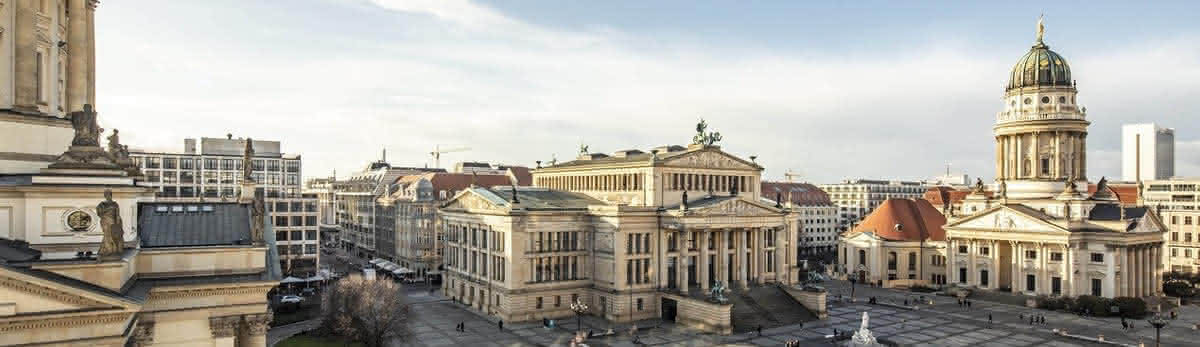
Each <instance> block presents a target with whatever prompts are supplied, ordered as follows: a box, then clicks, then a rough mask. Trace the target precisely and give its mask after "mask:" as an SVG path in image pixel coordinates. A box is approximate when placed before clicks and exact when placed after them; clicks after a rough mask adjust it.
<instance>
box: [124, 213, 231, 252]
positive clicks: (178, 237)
mask: <svg viewBox="0 0 1200 347" xmlns="http://www.w3.org/2000/svg"><path fill="white" fill-rule="evenodd" d="M160 207H161V208H160ZM164 209H165V211H164ZM210 209H211V210H210ZM249 221H250V205H248V204H240V203H233V202H204V203H195V202H192V203H179V202H172V203H168V202H153V203H141V204H139V205H138V221H137V223H138V224H137V225H138V237H139V238H140V239H141V243H142V247H147V248H153V247H188V246H215V245H247V244H249V242H250V237H251V236H250V223H249Z"/></svg>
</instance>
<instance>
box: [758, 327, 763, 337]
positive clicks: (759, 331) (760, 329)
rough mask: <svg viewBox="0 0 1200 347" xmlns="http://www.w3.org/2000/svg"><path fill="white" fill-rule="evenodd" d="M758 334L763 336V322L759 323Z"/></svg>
mask: <svg viewBox="0 0 1200 347" xmlns="http://www.w3.org/2000/svg"><path fill="white" fill-rule="evenodd" d="M758 336H762V324H759V325H758Z"/></svg>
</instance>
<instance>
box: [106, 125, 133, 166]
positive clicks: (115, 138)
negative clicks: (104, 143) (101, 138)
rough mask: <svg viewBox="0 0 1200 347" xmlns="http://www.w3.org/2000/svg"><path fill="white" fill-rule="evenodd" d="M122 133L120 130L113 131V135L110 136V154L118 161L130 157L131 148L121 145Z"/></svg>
mask: <svg viewBox="0 0 1200 347" xmlns="http://www.w3.org/2000/svg"><path fill="white" fill-rule="evenodd" d="M120 132H121V131H120V130H117V129H113V132H112V135H108V154H111V155H112V156H113V158H114V159H116V160H121V159H122V158H126V157H129V149H128V148H129V147H125V146H122V145H121V136H120V135H119V133H120Z"/></svg>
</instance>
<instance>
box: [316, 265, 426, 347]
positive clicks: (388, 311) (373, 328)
mask: <svg viewBox="0 0 1200 347" xmlns="http://www.w3.org/2000/svg"><path fill="white" fill-rule="evenodd" d="M321 316H322V318H323V321H322V322H321V324H322V327H323V328H324V329H325V330H326V331H328V332H331V333H333V334H336V335H341V336H345V337H348V338H351V339H354V340H355V341H359V342H362V343H363V344H365V345H366V346H368V347H381V346H383V345H384V342H385V341H386V340H387V339H388V338H404V337H405V336H407V335H408V333H407V320H408V306H407V305H406V303H405V300H404V294H403V293H402V292H401V291H400V285H398V284H396V283H395V282H392V281H386V280H367V279H363V278H362V276H351V277H347V278H343V279H341V280H339V281H338V282H337V283H335V284H334V285H333V286H332V287H330V288H329V289H327V290H326V291H325V294H324V296H322V298H321Z"/></svg>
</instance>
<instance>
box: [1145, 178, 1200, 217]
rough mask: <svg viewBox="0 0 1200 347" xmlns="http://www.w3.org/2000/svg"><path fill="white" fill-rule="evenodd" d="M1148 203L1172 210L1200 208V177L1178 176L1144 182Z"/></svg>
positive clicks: (1195, 209)
mask: <svg viewBox="0 0 1200 347" xmlns="http://www.w3.org/2000/svg"><path fill="white" fill-rule="evenodd" d="M1142 194H1143V197H1142V199H1143V200H1144V201H1145V203H1146V205H1148V206H1154V207H1158V208H1162V209H1163V210H1172V211H1197V210H1200V178H1197V177H1176V178H1171V179H1165V180H1152V181H1149V180H1148V181H1144V182H1142Z"/></svg>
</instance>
